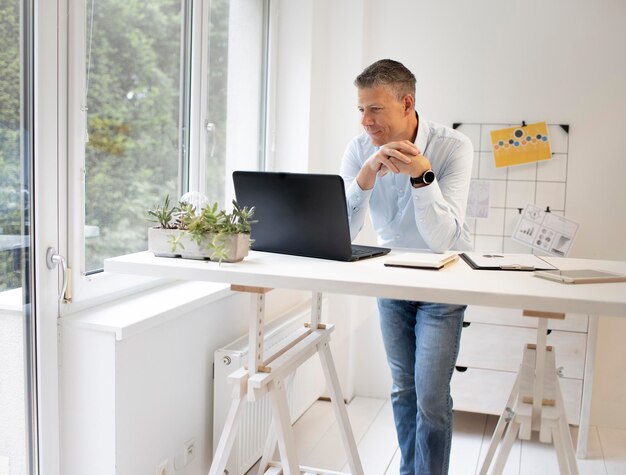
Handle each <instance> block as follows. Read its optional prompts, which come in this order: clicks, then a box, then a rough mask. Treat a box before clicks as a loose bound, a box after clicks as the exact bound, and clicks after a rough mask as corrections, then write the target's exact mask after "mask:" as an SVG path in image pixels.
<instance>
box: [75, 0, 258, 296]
mask: <svg viewBox="0 0 626 475" xmlns="http://www.w3.org/2000/svg"><path fill="white" fill-rule="evenodd" d="M267 4H268V0H254V1H246V2H242V1H234V0H233V1H230V0H211V1H202V2H199V1H192V0H149V1H146V0H70V24H71V29H70V34H69V40H68V49H69V54H68V56H69V62H70V64H69V74H68V76H69V79H68V80H69V89H68V121H69V129H68V138H67V143H68V149H69V150H68V154H69V157H70V160H69V164H68V177H69V179H68V209H69V212H68V226H67V228H68V248H67V252H68V254H69V255H68V258H69V259H68V260H69V264H70V266H71V267H72V270H73V281H74V286H73V288H74V297H75V299H76V298H82V297H84V296H85V295H86V294H84V293H83V289H84V288H85V286H89V285H90V283H94V282H95V280H97V279H99V278H100V277H99V276H98V274H102V273H101V271H102V268H103V261H104V259H106V258H107V257H112V256H117V255H121V254H127V253H131V252H137V251H142V250H145V249H146V248H147V228H148V227H149V226H150V223H149V222H147V220H146V217H147V216H146V209H147V208H149V207H151V206H152V205H154V204H155V203H157V202H159V201H161V200H162V199H163V198H164V197H165V196H166V195H169V196H170V198H172V199H174V200H175V199H178V198H179V197H180V195H181V194H182V193H184V192H185V191H188V190H199V191H202V192H204V193H205V194H206V195H207V196H208V197H209V198H210V199H211V200H212V201H218V202H219V203H220V206H224V205H225V204H228V203H229V202H230V199H232V190H230V189H229V183H230V173H231V171H232V169H234V168H241V167H245V168H248V169H250V168H252V169H256V168H258V167H259V166H260V164H261V163H262V155H263V153H262V152H263V151H264V146H263V129H262V127H261V124H262V122H263V117H264V107H263V105H264V102H263V100H262V99H261V98H262V97H263V84H264V77H263V75H264V71H265V67H264V55H263V51H264V46H265V41H264V38H265V36H266V32H267V24H268V18H267V13H266V12H267V11H268V8H267ZM81 294H82V296H81Z"/></svg>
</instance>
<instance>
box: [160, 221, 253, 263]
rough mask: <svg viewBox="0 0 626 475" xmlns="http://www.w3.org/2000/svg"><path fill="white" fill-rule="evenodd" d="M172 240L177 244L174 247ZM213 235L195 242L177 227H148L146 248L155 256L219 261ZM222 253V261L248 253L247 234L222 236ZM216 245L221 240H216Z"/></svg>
mask: <svg viewBox="0 0 626 475" xmlns="http://www.w3.org/2000/svg"><path fill="white" fill-rule="evenodd" d="M174 240H177V245H176V247H175V249H174V244H173V242H174ZM212 242H213V235H207V236H206V237H205V238H204V239H203V240H202V241H200V243H197V242H196V241H194V240H193V239H191V236H190V235H189V233H187V232H186V231H181V230H179V229H161V228H150V229H149V230H148V250H149V251H150V252H152V253H154V255H155V256H157V257H182V258H183V259H208V260H215V261H219V260H220V259H219V255H216V253H215V250H214V249H213V248H212ZM223 243H224V254H225V256H226V257H224V258H223V259H222V262H238V261H240V260H242V259H243V258H244V257H246V256H247V255H248V251H249V250H250V235H249V234H234V235H230V236H224V241H223ZM216 244H217V245H221V244H222V242H221V241H218V242H217V243H216Z"/></svg>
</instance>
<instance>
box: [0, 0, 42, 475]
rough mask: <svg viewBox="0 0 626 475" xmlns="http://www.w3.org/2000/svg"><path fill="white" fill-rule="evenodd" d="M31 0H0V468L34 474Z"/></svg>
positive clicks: (1, 469)
mask: <svg viewBox="0 0 626 475" xmlns="http://www.w3.org/2000/svg"><path fill="white" fill-rule="evenodd" d="M31 7H32V3H30V2H26V1H22V0H5V1H3V2H0V427H1V428H2V429H1V430H0V473H9V472H10V473H39V472H38V452H37V444H36V440H37V436H38V428H39V426H38V420H37V415H38V412H37V410H38V407H37V403H36V397H37V392H36V389H35V388H36V385H35V379H36V376H35V375H36V367H35V362H34V360H35V327H36V325H35V323H34V322H35V314H34V311H33V308H34V307H33V305H32V301H33V300H31V297H32V296H33V291H32V289H33V285H32V284H33V282H34V280H33V262H32V260H31V259H30V250H31V249H32V247H31V244H32V242H33V239H32V236H31V226H30V216H31V210H32V206H31V197H32V196H33V194H32V193H30V190H31V189H32V188H31V186H32V183H33V182H32V177H31V172H32V163H33V120H34V117H33V107H32V103H33V96H34V94H33V74H34V72H33V62H34V61H33V54H32V48H33V42H32V38H33V36H32V26H33V23H34V21H33V18H32V10H31Z"/></svg>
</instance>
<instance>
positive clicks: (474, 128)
mask: <svg viewBox="0 0 626 475" xmlns="http://www.w3.org/2000/svg"><path fill="white" fill-rule="evenodd" d="M516 125H520V124H519V123H517V124H515V123H508V124H505V123H501V124H496V123H460V124H454V126H455V128H456V129H457V130H458V131H459V132H462V133H463V134H465V135H467V136H468V137H469V138H470V140H471V141H472V144H473V145H474V167H473V170H472V182H473V183H472V186H473V187H476V188H477V189H478V190H480V191H481V192H482V196H483V197H485V193H486V192H488V212H487V213H486V214H487V216H486V217H470V218H467V222H468V224H469V226H470V231H471V235H472V239H473V243H474V250H475V251H477V252H515V253H518V252H519V253H523V252H528V253H529V252H531V249H530V248H529V247H526V246H524V245H522V244H519V243H517V242H515V241H513V240H512V239H511V234H513V232H514V230H515V226H516V224H517V222H518V220H519V217H520V215H521V213H522V211H523V210H524V208H525V207H526V205H527V204H529V203H531V204H535V205H537V206H539V207H541V208H542V209H544V210H545V209H546V208H549V210H550V212H552V213H555V214H558V215H560V216H565V203H566V196H567V161H568V152H569V126H567V125H559V124H548V133H549V137H550V144H551V150H552V158H551V159H550V160H545V161H541V162H536V163H529V164H525V165H517V166H513V167H506V168H496V167H495V164H494V158H493V152H492V148H491V135H490V132H491V131H492V130H497V129H503V128H507V127H514V126H516ZM476 196H481V193H479V194H475V195H474V197H476ZM475 205H477V203H469V208H470V209H471V208H472V206H475ZM473 210H474V211H476V208H475V207H474V208H473ZM471 214H473V215H476V214H477V213H476V212H474V213H471ZM479 214H480V213H479Z"/></svg>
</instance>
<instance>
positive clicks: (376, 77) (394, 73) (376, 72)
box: [354, 59, 415, 100]
mask: <svg viewBox="0 0 626 475" xmlns="http://www.w3.org/2000/svg"><path fill="white" fill-rule="evenodd" d="M354 85H355V86H356V87H358V88H370V87H378V86H387V87H388V88H389V90H390V92H392V93H393V94H394V96H395V97H396V99H397V100H401V99H402V98H403V97H404V96H405V95H407V94H411V96H413V98H415V76H414V75H413V73H412V72H411V71H409V70H408V69H407V67H406V66H404V65H403V64H402V63H399V62H398V61H394V60H393V59H381V60H379V61H376V62H375V63H373V64H370V65H369V66H368V67H367V68H365V69H364V70H363V72H362V73H361V74H359V75H358V76H357V77H356V79H355V80H354Z"/></svg>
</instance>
